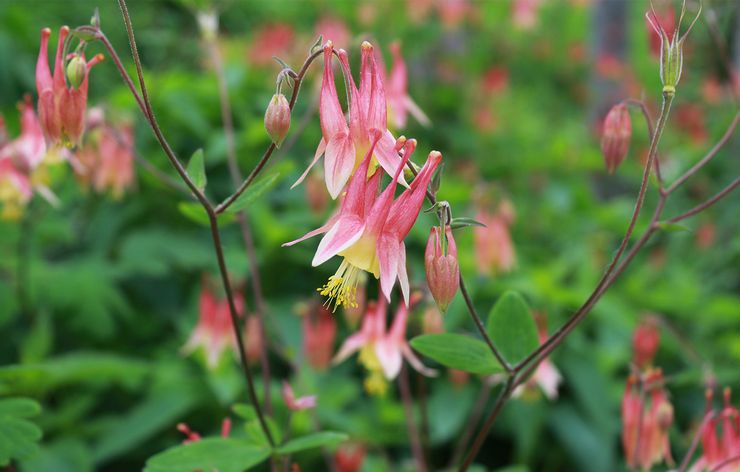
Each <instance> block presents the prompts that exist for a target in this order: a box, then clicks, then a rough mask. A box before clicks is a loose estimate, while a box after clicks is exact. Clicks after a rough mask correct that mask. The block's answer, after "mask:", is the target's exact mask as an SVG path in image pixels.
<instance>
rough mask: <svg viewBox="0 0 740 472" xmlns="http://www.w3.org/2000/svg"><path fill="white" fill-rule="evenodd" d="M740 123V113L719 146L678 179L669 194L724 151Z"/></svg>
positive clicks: (716, 145) (736, 115)
mask: <svg viewBox="0 0 740 472" xmlns="http://www.w3.org/2000/svg"><path fill="white" fill-rule="evenodd" d="M738 122H740V111H739V112H737V113H736V114H735V118H734V119H733V120H732V123H730V126H729V127H728V128H727V131H725V134H724V135H722V137H721V138H720V140H719V141H718V142H717V144H715V145H714V147H712V149H711V150H710V151H709V152H708V153H707V154H706V155H705V156H704V157H703V158H702V159H701V160H700V161H699V162H697V163H696V164H694V166H693V167H691V169H689V170H687V171H686V172H685V173H684V174H683V175H682V176H681V177H679V178H678V179H676V181H675V182H673V184H671V186H670V187H668V189H667V190H666V192H667V193H673V192H674V191H675V190H676V189H677V188H678V187H680V186H681V185H683V183H684V182H686V181H687V180H688V179H689V178H690V177H691V176H692V175H694V174H696V173H697V172H698V171H699V169H701V168H702V167H704V166H705V165H706V164H707V163H708V162H709V161H711V160H712V159H713V158H714V156H716V155H717V153H718V152H719V151H720V150H721V149H722V147H723V146H724V145H725V144H727V142H728V141H729V140H730V138H731V137H732V135H733V133H734V132H735V128H736V127H737V124H738Z"/></svg>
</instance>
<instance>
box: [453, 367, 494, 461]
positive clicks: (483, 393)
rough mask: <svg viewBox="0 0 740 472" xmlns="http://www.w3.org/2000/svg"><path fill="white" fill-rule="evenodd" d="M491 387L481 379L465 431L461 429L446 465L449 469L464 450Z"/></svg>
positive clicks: (490, 383)
mask: <svg viewBox="0 0 740 472" xmlns="http://www.w3.org/2000/svg"><path fill="white" fill-rule="evenodd" d="M492 389H493V383H492V382H490V381H488V380H487V379H485V380H484V381H483V387H482V388H481V389H480V393H479V394H478V398H477V399H476V400H475V404H474V405H473V409H472V410H471V411H470V417H469V418H470V419H469V420H468V422H467V423H466V425H465V431H463V434H462V436H460V440H459V441H458V443H457V446H456V447H455V452H453V454H452V459H451V460H450V465H449V466H448V468H449V469H451V468H452V467H454V465H455V464H457V463H458V462H459V461H460V458H461V457H462V455H463V452H465V448H466V447H467V446H468V442H470V438H472V437H473V433H475V426H476V425H477V424H478V419H479V418H480V416H481V414H483V409H484V408H485V407H486V403H488V397H489V395H491V390H492Z"/></svg>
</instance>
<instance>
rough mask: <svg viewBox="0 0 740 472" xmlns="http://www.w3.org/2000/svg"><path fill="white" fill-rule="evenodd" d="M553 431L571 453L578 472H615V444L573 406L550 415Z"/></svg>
mask: <svg viewBox="0 0 740 472" xmlns="http://www.w3.org/2000/svg"><path fill="white" fill-rule="evenodd" d="M549 419H550V421H549V424H550V427H551V428H552V429H553V430H554V432H555V436H556V437H557V438H558V440H559V441H560V443H562V445H563V446H564V447H565V449H566V450H567V451H568V457H570V458H572V460H573V461H574V463H575V464H576V465H577V466H578V470H580V471H583V472H587V471H588V472H590V471H594V470H598V471H603V472H610V471H612V470H615V467H614V465H615V461H614V452H613V451H614V447H613V443H612V442H611V441H610V440H609V439H607V438H605V437H604V436H603V435H601V434H600V433H599V432H598V430H595V429H593V428H592V426H591V425H590V424H589V423H588V422H586V421H585V420H584V419H583V418H582V417H581V416H579V415H578V413H577V412H576V411H575V410H574V409H573V407H571V406H560V407H556V408H555V409H554V410H553V412H552V413H551V414H550V418H549Z"/></svg>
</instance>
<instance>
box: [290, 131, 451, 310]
mask: <svg viewBox="0 0 740 472" xmlns="http://www.w3.org/2000/svg"><path fill="white" fill-rule="evenodd" d="M378 139H379V136H378V135H377V134H376V136H375V139H374V141H373V143H372V145H371V147H370V148H369V149H368V150H367V154H366V155H365V158H364V159H363V160H362V163H361V165H360V167H359V168H358V169H357V171H356V172H355V174H354V176H353V177H352V180H351V181H350V183H349V186H348V189H347V193H346V196H345V198H344V200H343V201H342V206H341V209H340V212H339V214H337V215H335V216H333V217H332V218H331V219H330V220H329V221H328V222H327V224H325V225H324V226H322V227H320V228H318V229H316V230H314V231H311V232H309V233H307V234H306V235H304V236H303V237H301V238H299V239H297V240H295V241H292V242H289V243H286V244H284V246H290V245H293V244H295V243H298V242H300V241H303V240H304V239H307V238H310V237H312V236H316V235H318V234H321V233H326V234H325V235H324V237H323V238H322V240H321V242H320V243H319V247H318V249H317V250H316V254H315V256H314V258H313V261H312V265H313V266H314V267H316V266H318V265H320V264H323V263H324V262H326V261H327V260H329V259H330V258H332V257H333V256H335V255H340V256H342V257H343V258H344V259H343V261H342V263H341V265H340V266H339V269H338V270H337V272H336V274H334V275H333V276H331V277H329V281H328V282H327V283H326V285H324V286H323V287H321V288H320V289H319V292H320V293H321V294H322V295H324V296H327V297H329V301H328V302H329V303H331V302H333V303H334V304H335V307H338V306H342V305H344V306H353V305H356V304H357V303H356V291H357V284H358V281H359V277H360V274H361V273H362V272H363V271H365V272H369V273H371V274H373V276H374V277H375V278H379V279H380V286H381V289H382V291H383V294H385V296H386V298H387V299H388V300H389V301H390V295H391V290H392V289H393V286H394V285H395V283H396V279H398V281H399V285H400V286H401V293H402V294H403V298H404V300H405V301H406V303H407V304H408V299H409V281H408V274H407V272H406V247H405V245H404V242H403V240H404V238H405V237H406V235H407V234H408V233H409V231H411V227H412V226H413V225H414V222H415V221H416V218H417V217H418V215H419V211H420V210H421V205H422V203H423V201H424V197H425V192H426V188H427V186H428V185H429V181H430V180H431V178H432V175H433V174H434V171H435V169H436V168H437V166H438V165H439V163H440V161H441V160H442V155H441V154H440V153H439V152H436V151H432V152H431V153H430V154H429V157H428V158H427V161H426V163H425V164H424V166H423V167H422V169H421V170H420V171H419V173H418V175H417V176H416V178H414V180H413V182H412V183H411V185H410V186H409V188H408V189H406V190H405V191H404V192H403V193H402V194H401V195H400V196H399V197H398V198H397V199H395V200H394V193H395V190H396V184H397V182H398V180H399V175H401V173H402V171H403V168H404V166H405V165H406V162H408V159H409V158H410V156H411V154H412V153H413V151H414V149H415V148H416V141H415V140H408V141H407V142H405V146H404V151H403V159H402V161H401V162H400V163H399V164H398V165H397V168H396V169H395V173H394V175H393V179H392V180H391V182H390V183H389V184H388V186H387V187H386V188H385V190H384V191H383V192H382V193H381V194H380V195H378V189H379V185H380V177H381V174H380V173H379V172H376V173H375V174H373V176H372V177H371V178H370V179H367V178H366V176H367V174H368V169H369V167H370V160H371V158H372V156H373V151H374V149H375V147H376V144H377V143H378Z"/></svg>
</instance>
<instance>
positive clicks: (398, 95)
mask: <svg viewBox="0 0 740 472" xmlns="http://www.w3.org/2000/svg"><path fill="white" fill-rule="evenodd" d="M390 49H391V54H392V56H393V64H392V65H391V70H390V73H389V75H388V90H387V91H386V97H387V99H388V119H389V120H390V121H391V123H393V128H394V129H396V130H400V129H403V128H405V127H406V121H407V117H408V114H409V113H410V114H411V115H412V116H413V117H414V118H415V119H416V120H417V121H418V122H419V123H421V124H422V125H424V126H429V125H430V124H431V121H430V120H429V117H428V116H427V115H426V114H425V113H424V112H423V111H422V110H421V108H419V105H417V104H416V102H414V100H413V99H412V98H411V96H409V93H408V70H407V69H406V61H405V60H404V59H403V55H402V54H401V45H400V44H399V43H398V42H395V43H392V44H391V46H390Z"/></svg>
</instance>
